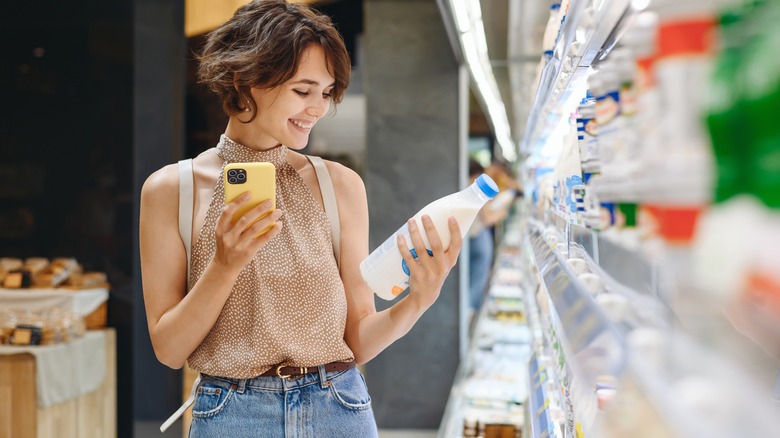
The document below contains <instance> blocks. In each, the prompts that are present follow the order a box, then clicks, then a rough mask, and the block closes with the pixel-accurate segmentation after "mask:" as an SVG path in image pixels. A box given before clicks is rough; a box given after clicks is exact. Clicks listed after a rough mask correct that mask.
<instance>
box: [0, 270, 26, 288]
mask: <svg viewBox="0 0 780 438" xmlns="http://www.w3.org/2000/svg"><path fill="white" fill-rule="evenodd" d="M32 279H33V275H32V272H30V271H29V270H28V269H24V268H20V269H14V270H12V271H10V272H8V273H7V274H6V275H5V277H4V278H3V287H4V288H8V289H21V288H28V287H30V286H32Z"/></svg>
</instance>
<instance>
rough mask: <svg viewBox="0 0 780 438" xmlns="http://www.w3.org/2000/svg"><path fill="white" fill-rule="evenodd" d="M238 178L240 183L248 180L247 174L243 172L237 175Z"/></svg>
mask: <svg viewBox="0 0 780 438" xmlns="http://www.w3.org/2000/svg"><path fill="white" fill-rule="evenodd" d="M236 177H237V178H238V180H239V181H244V180H245V179H246V174H245V173H243V172H242V173H239V174H238V175H236Z"/></svg>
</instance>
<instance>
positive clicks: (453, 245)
mask: <svg viewBox="0 0 780 438" xmlns="http://www.w3.org/2000/svg"><path fill="white" fill-rule="evenodd" d="M447 223H448V225H449V228H450V236H452V239H451V241H450V246H449V248H447V251H444V247H443V246H442V243H441V238H440V237H439V232H438V231H436V227H435V226H434V225H433V221H432V220H431V218H430V216H428V215H423V217H422V224H423V228H424V229H425V235H426V236H428V242H429V243H430V244H431V252H432V253H433V254H432V255H431V254H430V253H429V252H428V251H427V250H426V248H425V242H424V241H423V238H422V235H421V234H420V229H419V227H418V226H417V221H415V220H414V219H409V221H408V223H407V225H408V228H409V235H410V236H411V238H412V245H413V246H414V251H415V252H416V253H417V258H416V259H415V258H414V257H413V256H412V254H411V252H410V250H409V247H408V245H407V244H406V239H405V238H404V237H403V236H400V235H399V236H398V238H397V241H398V249H399V250H400V251H401V256H402V257H403V259H404V260H405V261H406V265H407V266H408V267H409V275H410V279H409V299H412V300H414V301H415V302H417V304H418V305H419V306H420V307H421V308H424V309H427V308H428V307H430V306H431V305H433V303H434V302H436V299H437V298H438V297H439V293H440V292H441V287H442V285H443V284H444V280H445V279H447V274H449V273H450V270H451V269H452V267H453V266H455V263H456V262H457V261H458V254H460V248H461V245H462V244H463V238H462V237H461V234H460V227H459V226H458V221H456V220H455V218H454V217H450V218H449V220H448V221H447Z"/></svg>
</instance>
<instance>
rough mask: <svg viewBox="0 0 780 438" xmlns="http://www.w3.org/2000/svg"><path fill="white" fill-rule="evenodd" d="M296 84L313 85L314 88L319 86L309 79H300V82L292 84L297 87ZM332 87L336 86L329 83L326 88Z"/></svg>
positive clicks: (333, 83)
mask: <svg viewBox="0 0 780 438" xmlns="http://www.w3.org/2000/svg"><path fill="white" fill-rule="evenodd" d="M297 84H305V85H314V86H318V85H320V83H319V82H317V81H313V80H311V79H301V80H300V81H295V82H293V85H297ZM334 85H336V83H335V82H331V83H330V84H328V87H332V86H334Z"/></svg>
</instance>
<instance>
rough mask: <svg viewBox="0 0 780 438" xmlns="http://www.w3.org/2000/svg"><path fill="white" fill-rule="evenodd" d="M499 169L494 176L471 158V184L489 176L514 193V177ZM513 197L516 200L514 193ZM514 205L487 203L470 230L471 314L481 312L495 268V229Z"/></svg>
mask: <svg viewBox="0 0 780 438" xmlns="http://www.w3.org/2000/svg"><path fill="white" fill-rule="evenodd" d="M491 167H493V166H491ZM497 169H500V166H497V168H495V169H493V170H492V172H493V174H492V175H491V174H490V173H488V169H485V168H484V167H482V165H481V164H479V163H478V162H477V161H476V160H474V159H469V183H470V184H471V183H473V182H474V180H475V179H477V177H478V176H479V175H481V174H483V173H488V175H489V176H490V177H491V178H493V180H494V181H496V183H497V184H499V190H502V191H505V190H514V189H513V188H509V187H508V185H510V184H513V181H512V180H511V178H507V176H505V174H504V173H503V171H502V170H497ZM499 181H502V183H499ZM499 193H500V192H499ZM511 196H512V198H514V193H513V194H512V195H511ZM511 206H512V204H511V202H502V201H501V199H499V200H498V202H496V199H493V200H490V201H488V202H487V204H485V206H484V207H483V208H482V210H480V212H479V215H477V218H476V219H475V220H474V223H473V224H472V226H471V228H469V232H468V236H469V306H470V310H471V311H472V312H476V311H477V310H479V308H480V306H481V305H482V300H483V298H484V296H485V291H486V289H487V286H488V283H489V280H490V273H491V270H492V268H493V254H494V246H495V245H494V243H495V236H494V234H493V227H494V226H495V225H496V224H497V223H499V222H500V221H502V220H504V218H506V216H507V214H508V213H509V209H510V207H511Z"/></svg>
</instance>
